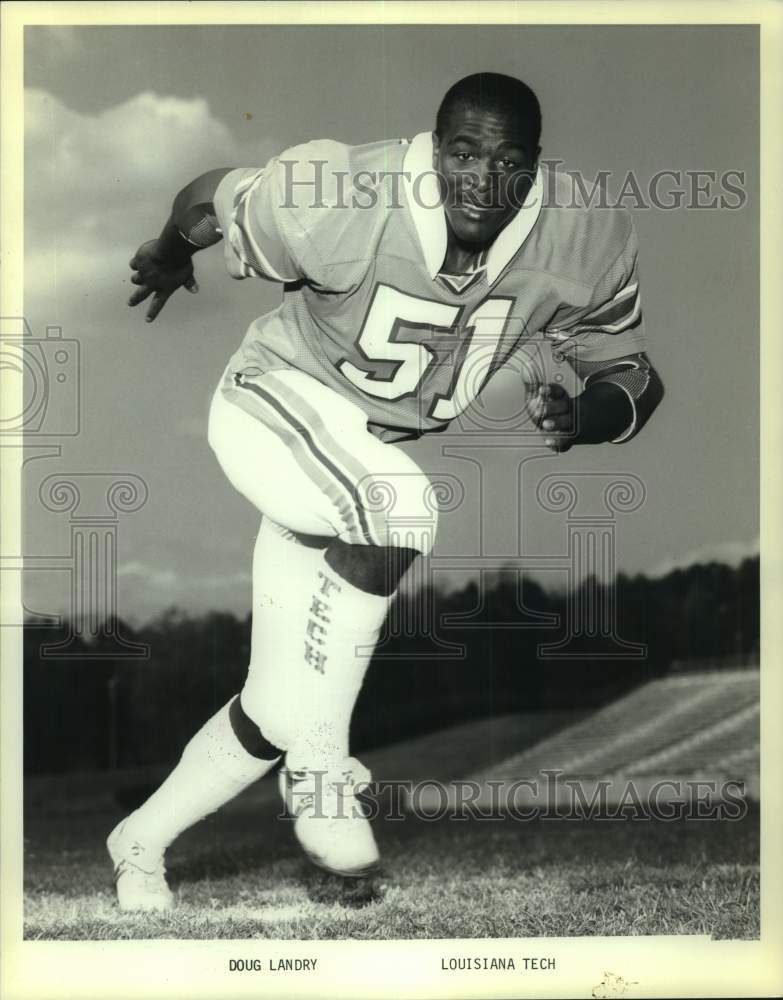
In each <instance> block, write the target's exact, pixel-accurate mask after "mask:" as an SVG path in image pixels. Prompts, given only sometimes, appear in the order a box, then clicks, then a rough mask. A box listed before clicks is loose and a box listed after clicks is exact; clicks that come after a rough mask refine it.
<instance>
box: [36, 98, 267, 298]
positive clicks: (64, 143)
mask: <svg viewBox="0 0 783 1000" xmlns="http://www.w3.org/2000/svg"><path fill="white" fill-rule="evenodd" d="M275 151H276V147H275V145H274V142H273V141H272V140H265V141H264V143H263V144H262V146H259V144H254V145H252V146H251V145H250V144H248V143H241V142H239V141H238V140H237V139H236V137H235V136H234V135H233V134H232V132H231V131H230V130H229V129H228V128H227V127H226V126H225V125H224V124H223V123H222V122H221V121H219V120H218V119H217V118H215V117H214V116H213V114H212V113H211V111H210V108H209V105H208V103H207V102H206V101H205V100H204V99H203V98H194V99H191V100H186V99H183V98H179V97H166V96H161V95H159V94H155V93H151V92H144V93H140V94H137V95H136V96H135V97H132V98H130V99H129V100H127V101H124V102H122V103H121V104H117V105H115V106H113V107H111V108H107V109H105V110H103V111H100V112H98V113H96V114H83V113H81V112H78V111H74V110H72V109H71V108H68V107H67V106H66V105H65V104H64V103H63V102H62V101H61V100H60V99H59V98H58V97H56V96H55V95H53V94H51V93H48V92H47V91H45V90H38V89H28V90H27V91H26V94H25V163H26V169H25V236H26V265H27V268H26V271H27V274H26V277H27V279H28V280H27V292H28V294H35V293H36V292H41V293H45V292H46V291H47V290H48V291H50V292H51V291H52V289H53V288H57V289H59V292H58V297H60V298H61V297H62V294H63V292H62V290H63V288H65V289H66V290H67V287H68V283H69V282H71V281H75V282H79V283H80V284H81V285H83V284H84V281H85V279H87V280H88V279H89V276H90V275H91V274H95V273H96V271H98V272H102V273H104V274H105V272H106V270H107V269H112V270H114V269H116V268H117V267H118V266H119V267H124V266H125V265H126V263H127V259H128V257H129V252H132V249H133V245H134V241H136V242H141V241H142V240H143V239H148V238H149V237H150V236H152V235H155V234H156V233H157V232H159V230H160V228H161V227H162V224H163V222H164V221H165V219H166V216H167V214H168V211H169V209H170V207H171V202H172V201H173V198H174V195H175V194H176V193H177V191H178V190H179V189H180V188H181V187H183V186H184V185H185V184H186V183H187V182H188V181H189V180H191V179H192V178H193V177H195V176H197V175H198V174H200V173H203V172H204V171H206V170H209V169H211V168H213V167H218V166H231V165H234V164H237V165H244V164H251V165H252V164H255V163H263V162H265V161H266V160H267V159H268V158H269V156H270V155H272V154H273V153H274V152H275ZM129 247H130V251H129Z"/></svg>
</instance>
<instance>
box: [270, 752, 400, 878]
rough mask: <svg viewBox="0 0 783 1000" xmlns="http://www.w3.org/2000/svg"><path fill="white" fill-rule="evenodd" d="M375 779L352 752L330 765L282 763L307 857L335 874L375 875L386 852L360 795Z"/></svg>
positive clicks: (284, 788)
mask: <svg viewBox="0 0 783 1000" xmlns="http://www.w3.org/2000/svg"><path fill="white" fill-rule="evenodd" d="M371 780H372V776H371V774H370V772H369V771H368V770H367V768H366V767H365V766H364V765H363V764H361V763H360V762H359V761H358V760H356V758H355V757H348V758H346V759H345V760H343V761H341V762H339V763H338V764H335V765H332V766H331V767H329V769H328V770H324V769H321V770H317V769H313V770H308V769H304V768H290V767H282V768H280V772H279V775H278V784H279V788H280V794H281V796H282V798H283V801H284V802H285V804H286V808H287V809H288V812H289V813H290V814H291V815H292V816H293V817H294V833H295V835H296V839H297V840H298V841H299V843H300V844H301V846H302V849H303V850H304V852H305V854H306V855H307V857H308V858H309V859H310V861H312V862H313V864H315V865H318V867H319V868H323V869H325V870H326V871H328V872H331V873H332V874H333V875H342V876H344V877H346V878H362V877H364V876H367V875H371V874H372V873H373V872H374V870H375V869H376V868H377V866H378V862H379V860H380V855H379V853H378V847H377V845H376V843H375V838H374V837H373V834H372V829H371V827H370V822H369V820H368V819H367V817H366V815H365V813H364V808H363V806H362V805H361V803H360V802H359V801H358V800H357V799H356V793H357V791H361V790H362V787H363V786H366V785H368V784H369V783H370V781H371Z"/></svg>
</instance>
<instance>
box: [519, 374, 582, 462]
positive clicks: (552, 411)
mask: <svg viewBox="0 0 783 1000" xmlns="http://www.w3.org/2000/svg"><path fill="white" fill-rule="evenodd" d="M527 410H528V413H529V414H530V417H531V419H532V420H533V423H535V425H536V427H540V428H541V430H542V431H543V432H544V444H545V445H546V446H547V448H550V449H551V450H552V451H554V452H564V451H568V449H569V448H570V447H571V446H572V445H573V444H574V437H575V420H574V400H573V399H572V398H571V397H570V396H569V395H568V393H567V392H566V391H565V389H564V388H563V387H562V386H561V385H558V384H557V382H550V383H549V384H548V385H541V386H539V387H538V390H537V391H536V392H534V393H533V394H532V395H531V396H530V397H529V398H528V401H527Z"/></svg>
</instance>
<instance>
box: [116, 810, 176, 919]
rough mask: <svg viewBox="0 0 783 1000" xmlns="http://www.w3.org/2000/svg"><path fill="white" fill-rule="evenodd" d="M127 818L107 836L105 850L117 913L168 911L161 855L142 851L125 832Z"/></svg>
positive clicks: (168, 893)
mask: <svg viewBox="0 0 783 1000" xmlns="http://www.w3.org/2000/svg"><path fill="white" fill-rule="evenodd" d="M126 823H127V819H124V820H123V821H122V822H121V823H119V824H118V825H117V826H116V827H115V828H114V829H113V830H112V832H111V833H110V834H109V837H108V839H107V841H106V847H107V848H108V850H109V856H110V857H111V860H112V862H113V864H114V884H115V885H116V887H117V902H118V903H119V905H120V909H121V910H170V909H171V908H172V907H173V906H174V896H173V895H172V892H171V889H169V887H168V885H167V883H166V866H165V865H164V863H163V853H162V852H161V851H158V852H155V851H152V850H150V849H148V848H146V847H145V846H144V845H143V844H141V843H140V842H139V841H138V840H136V839H135V838H134V837H131V836H129V835H128V833H127V832H126V830H125V824H126Z"/></svg>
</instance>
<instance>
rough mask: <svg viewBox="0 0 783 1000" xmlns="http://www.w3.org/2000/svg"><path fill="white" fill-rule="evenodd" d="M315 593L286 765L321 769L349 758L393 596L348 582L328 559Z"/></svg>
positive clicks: (311, 604) (319, 575)
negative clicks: (357, 710) (356, 712)
mask: <svg viewBox="0 0 783 1000" xmlns="http://www.w3.org/2000/svg"><path fill="white" fill-rule="evenodd" d="M314 584H315V585H314V587H313V589H312V600H311V603H310V606H309V611H308V621H307V625H306V628H305V637H304V641H303V651H302V662H303V667H304V669H303V679H302V685H301V691H300V696H299V708H298V711H297V715H296V723H297V725H296V730H295V732H294V734H293V736H292V738H291V740H290V742H289V746H288V754H287V756H286V765H287V766H288V767H291V768H292V769H294V770H295V769H297V768H298V767H300V766H303V767H310V768H314V769H318V768H321V767H324V768H325V767H326V766H328V764H329V763H330V762H335V761H340V760H342V759H344V758H345V757H347V756H348V755H349V734H350V725H351V715H352V714H353V709H354V705H355V704H356V699H357V698H358V696H359V691H360V690H361V686H362V683H363V681H364V677H365V674H366V673H367V667H368V666H369V664H370V658H371V656H372V653H373V650H374V648H375V644H376V643H377V641H378V636H379V634H380V630H381V626H382V625H383V621H384V619H385V617H386V612H387V611H388V608H389V604H390V601H391V598H390V597H382V596H379V595H377V594H368V593H367V592H366V591H364V590H359V588H358V587H354V586H353V585H352V584H350V583H348V581H347V580H344V579H343V578H342V577H340V576H338V574H337V573H335V572H334V570H333V569H331V568H330V567H329V566H328V565H327V563H326V561H325V560H324V563H323V566H322V567H321V568H320V569H319V571H318V573H317V576H316V580H315V581H314Z"/></svg>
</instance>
